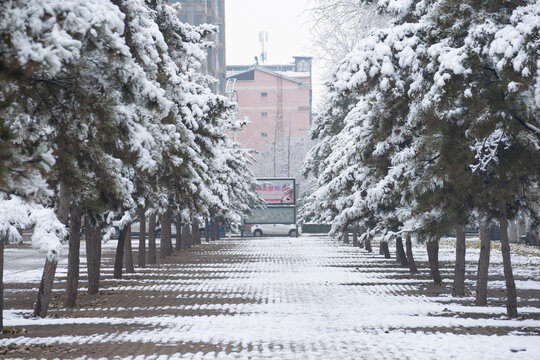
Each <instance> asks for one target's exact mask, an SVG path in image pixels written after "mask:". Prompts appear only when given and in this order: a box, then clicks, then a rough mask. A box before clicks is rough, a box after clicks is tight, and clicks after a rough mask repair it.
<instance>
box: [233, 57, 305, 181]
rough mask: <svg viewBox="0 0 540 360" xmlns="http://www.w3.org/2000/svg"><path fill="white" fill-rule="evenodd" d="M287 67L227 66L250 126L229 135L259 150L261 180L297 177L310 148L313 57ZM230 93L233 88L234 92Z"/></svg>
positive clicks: (241, 112) (241, 115)
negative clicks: (277, 177) (263, 178)
mask: <svg viewBox="0 0 540 360" xmlns="http://www.w3.org/2000/svg"><path fill="white" fill-rule="evenodd" d="M294 59H295V62H294V63H293V64H288V65H261V66H259V65H255V66H227V79H228V80H229V82H228V83H229V85H230V86H229V87H231V85H232V84H233V83H234V91H235V95H236V97H237V101H238V106H239V113H238V116H237V118H238V119H245V118H247V119H248V120H249V121H250V124H249V125H247V126H245V127H244V128H243V129H242V130H240V131H236V132H235V133H233V134H229V135H230V136H231V137H233V138H235V139H236V141H238V142H239V143H241V144H242V145H243V146H245V147H246V148H248V149H253V150H255V151H256V153H255V154H254V158H255V160H256V164H255V165H254V168H253V170H254V172H255V175H256V176H259V177H265V176H273V177H275V176H287V177H289V176H293V177H295V176H297V175H298V172H299V168H300V165H301V162H302V159H303V157H304V156H305V154H306V152H307V150H308V149H309V140H308V134H309V129H310V127H311V118H312V109H311V96H312V95H311V58H309V57H295V58H294ZM229 90H231V89H229Z"/></svg>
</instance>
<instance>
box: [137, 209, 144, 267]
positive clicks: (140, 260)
mask: <svg viewBox="0 0 540 360" xmlns="http://www.w3.org/2000/svg"><path fill="white" fill-rule="evenodd" d="M139 221H140V224H141V225H140V228H139V229H140V230H139V254H138V255H139V256H138V263H139V267H141V268H143V267H145V266H146V215H145V214H144V209H141V210H140V211H139Z"/></svg>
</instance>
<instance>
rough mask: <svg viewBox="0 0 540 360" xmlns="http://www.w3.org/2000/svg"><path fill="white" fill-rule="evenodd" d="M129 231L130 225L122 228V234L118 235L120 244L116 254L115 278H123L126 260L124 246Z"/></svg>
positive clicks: (117, 246)
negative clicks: (123, 266) (124, 261)
mask: <svg viewBox="0 0 540 360" xmlns="http://www.w3.org/2000/svg"><path fill="white" fill-rule="evenodd" d="M127 232H128V226H126V227H124V228H123V229H120V235H119V236H118V244H117V245H116V256H115V258H114V273H113V278H115V279H121V278H122V265H123V260H124V248H125V247H126V237H127Z"/></svg>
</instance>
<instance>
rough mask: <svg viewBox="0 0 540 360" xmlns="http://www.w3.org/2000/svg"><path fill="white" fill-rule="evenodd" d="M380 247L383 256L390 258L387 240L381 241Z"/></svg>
mask: <svg viewBox="0 0 540 360" xmlns="http://www.w3.org/2000/svg"><path fill="white" fill-rule="evenodd" d="M381 249H382V253H383V255H384V257H385V258H387V259H390V258H391V256H390V249H389V248H388V242H386V241H381Z"/></svg>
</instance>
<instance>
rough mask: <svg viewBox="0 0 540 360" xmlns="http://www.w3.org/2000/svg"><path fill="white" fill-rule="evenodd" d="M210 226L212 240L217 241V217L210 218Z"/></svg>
mask: <svg viewBox="0 0 540 360" xmlns="http://www.w3.org/2000/svg"><path fill="white" fill-rule="evenodd" d="M210 227H211V228H212V241H216V240H217V234H218V225H217V222H216V220H215V219H214V220H210Z"/></svg>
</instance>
